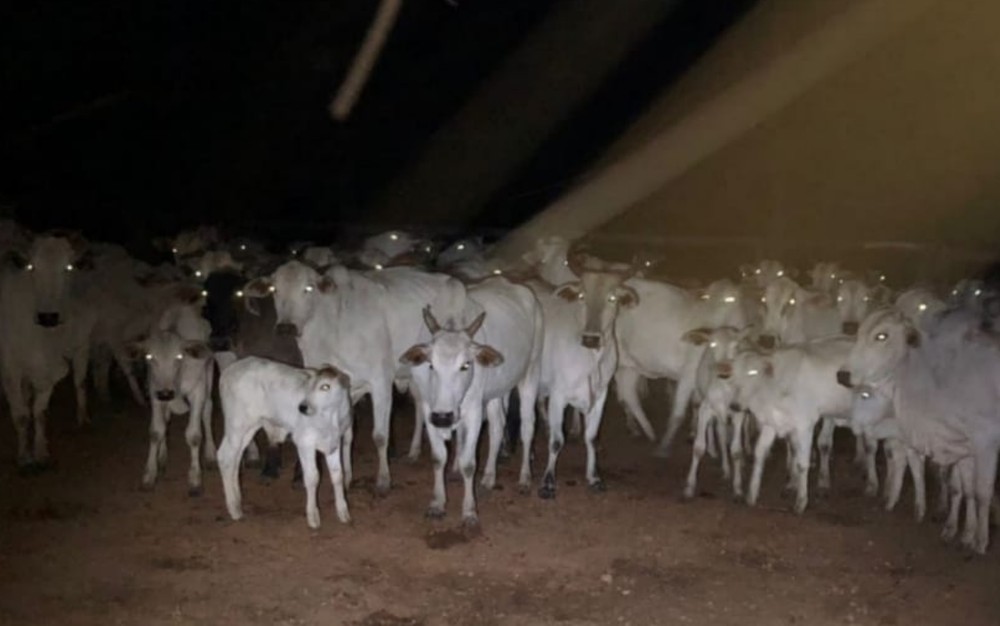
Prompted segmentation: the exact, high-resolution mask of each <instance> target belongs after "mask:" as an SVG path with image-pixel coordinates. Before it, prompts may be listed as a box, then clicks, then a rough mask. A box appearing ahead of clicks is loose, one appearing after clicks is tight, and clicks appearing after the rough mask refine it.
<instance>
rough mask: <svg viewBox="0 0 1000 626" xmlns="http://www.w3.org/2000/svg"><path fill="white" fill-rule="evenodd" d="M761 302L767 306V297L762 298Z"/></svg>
mask: <svg viewBox="0 0 1000 626" xmlns="http://www.w3.org/2000/svg"><path fill="white" fill-rule="evenodd" d="M760 301H761V302H762V303H764V304H767V296H761V297H760Z"/></svg>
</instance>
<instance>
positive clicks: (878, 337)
mask: <svg viewBox="0 0 1000 626" xmlns="http://www.w3.org/2000/svg"><path fill="white" fill-rule="evenodd" d="M888 338H889V334H888V333H878V334H876V335H875V341H885V340H886V339H888Z"/></svg>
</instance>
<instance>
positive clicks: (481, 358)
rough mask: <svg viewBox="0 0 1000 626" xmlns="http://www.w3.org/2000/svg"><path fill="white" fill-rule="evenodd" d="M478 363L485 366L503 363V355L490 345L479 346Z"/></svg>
mask: <svg viewBox="0 0 1000 626" xmlns="http://www.w3.org/2000/svg"><path fill="white" fill-rule="evenodd" d="M477 348H478V349H477V350H476V363H478V364H480V365H482V366H483V367H496V366H497V365H500V364H501V363H503V355H502V354H500V353H499V352H497V351H496V350H494V349H493V348H492V347H490V346H477Z"/></svg>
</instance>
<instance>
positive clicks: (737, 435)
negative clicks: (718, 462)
mask: <svg viewBox="0 0 1000 626" xmlns="http://www.w3.org/2000/svg"><path fill="white" fill-rule="evenodd" d="M729 419H730V420H731V421H732V423H733V435H732V440H731V441H730V444H729V454H730V455H731V456H732V457H733V496H735V497H736V498H737V499H738V498H742V497H743V458H744V456H745V454H744V449H745V448H744V447H743V433H744V431H745V430H746V413H745V412H743V411H733V412H731V413H730V414H729Z"/></svg>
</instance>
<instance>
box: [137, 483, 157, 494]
mask: <svg viewBox="0 0 1000 626" xmlns="http://www.w3.org/2000/svg"><path fill="white" fill-rule="evenodd" d="M155 484H156V483H155V482H153V481H149V480H144V481H142V482H141V483H139V491H143V492H146V493H149V492H150V491H152V490H153V486H154V485H155Z"/></svg>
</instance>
